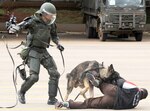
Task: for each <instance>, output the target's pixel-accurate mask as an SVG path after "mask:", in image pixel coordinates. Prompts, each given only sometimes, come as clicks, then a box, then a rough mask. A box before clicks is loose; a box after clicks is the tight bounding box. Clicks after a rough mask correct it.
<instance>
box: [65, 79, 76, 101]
mask: <svg viewBox="0 0 150 111" xmlns="http://www.w3.org/2000/svg"><path fill="white" fill-rule="evenodd" d="M73 87H74V82H73V81H72V80H70V81H68V83H67V93H66V95H65V98H64V101H67V99H68V97H69V95H70V93H71V92H72V90H73Z"/></svg>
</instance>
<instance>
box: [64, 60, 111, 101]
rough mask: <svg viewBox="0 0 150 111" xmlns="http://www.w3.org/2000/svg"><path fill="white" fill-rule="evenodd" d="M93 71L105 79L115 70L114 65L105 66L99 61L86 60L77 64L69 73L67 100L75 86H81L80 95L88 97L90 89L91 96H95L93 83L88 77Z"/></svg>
mask: <svg viewBox="0 0 150 111" xmlns="http://www.w3.org/2000/svg"><path fill="white" fill-rule="evenodd" d="M89 71H90V72H91V73H92V74H93V75H94V77H95V78H99V79H100V78H101V79H103V80H105V79H107V78H108V77H109V76H110V75H111V74H112V73H113V71H114V69H113V65H110V66H109V67H108V68H105V67H104V66H103V63H102V64H99V63H98V62H97V61H85V62H82V63H80V64H79V65H77V66H76V67H75V68H74V69H73V70H72V71H71V73H68V74H67V94H66V96H65V99H64V100H65V101H66V100H67V99H68V96H69V94H70V93H71V92H72V90H73V88H77V87H80V88H81V91H80V95H82V96H83V97H84V98H85V99H86V98H87V97H86V95H85V93H86V92H87V91H88V90H89V94H90V97H94V91H93V87H94V86H93V85H92V84H91V82H90V81H89V80H88V79H87V77H86V73H87V72H89Z"/></svg>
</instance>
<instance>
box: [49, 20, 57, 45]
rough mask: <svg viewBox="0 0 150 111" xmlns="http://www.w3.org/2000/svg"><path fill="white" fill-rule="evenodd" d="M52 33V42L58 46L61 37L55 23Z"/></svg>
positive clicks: (52, 26)
mask: <svg viewBox="0 0 150 111" xmlns="http://www.w3.org/2000/svg"><path fill="white" fill-rule="evenodd" d="M50 33H51V37H52V41H53V42H54V43H55V44H56V45H58V44H59V37H58V35H57V26H56V24H55V23H54V24H52V25H51V31H50Z"/></svg>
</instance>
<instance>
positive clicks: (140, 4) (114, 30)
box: [82, 0, 146, 41]
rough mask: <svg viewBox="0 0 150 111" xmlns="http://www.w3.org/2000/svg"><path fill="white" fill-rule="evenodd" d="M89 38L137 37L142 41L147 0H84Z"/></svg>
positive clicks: (104, 39)
mask: <svg viewBox="0 0 150 111" xmlns="http://www.w3.org/2000/svg"><path fill="white" fill-rule="evenodd" d="M82 11H83V13H84V22H85V24H86V34H87V36H88V38H96V37H99V38H100V40H102V41H106V39H107V38H108V37H121V38H128V37H132V36H133V37H135V40H136V41H142V36H143V31H144V27H145V24H146V11H145V0H82Z"/></svg>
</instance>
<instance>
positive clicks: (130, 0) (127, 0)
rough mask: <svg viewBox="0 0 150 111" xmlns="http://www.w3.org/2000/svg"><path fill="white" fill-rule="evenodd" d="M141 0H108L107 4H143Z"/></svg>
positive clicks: (120, 5)
mask: <svg viewBox="0 0 150 111" xmlns="http://www.w3.org/2000/svg"><path fill="white" fill-rule="evenodd" d="M143 3H144V2H143V0H108V6H115V7H116V6H119V7H125V6H143Z"/></svg>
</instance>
